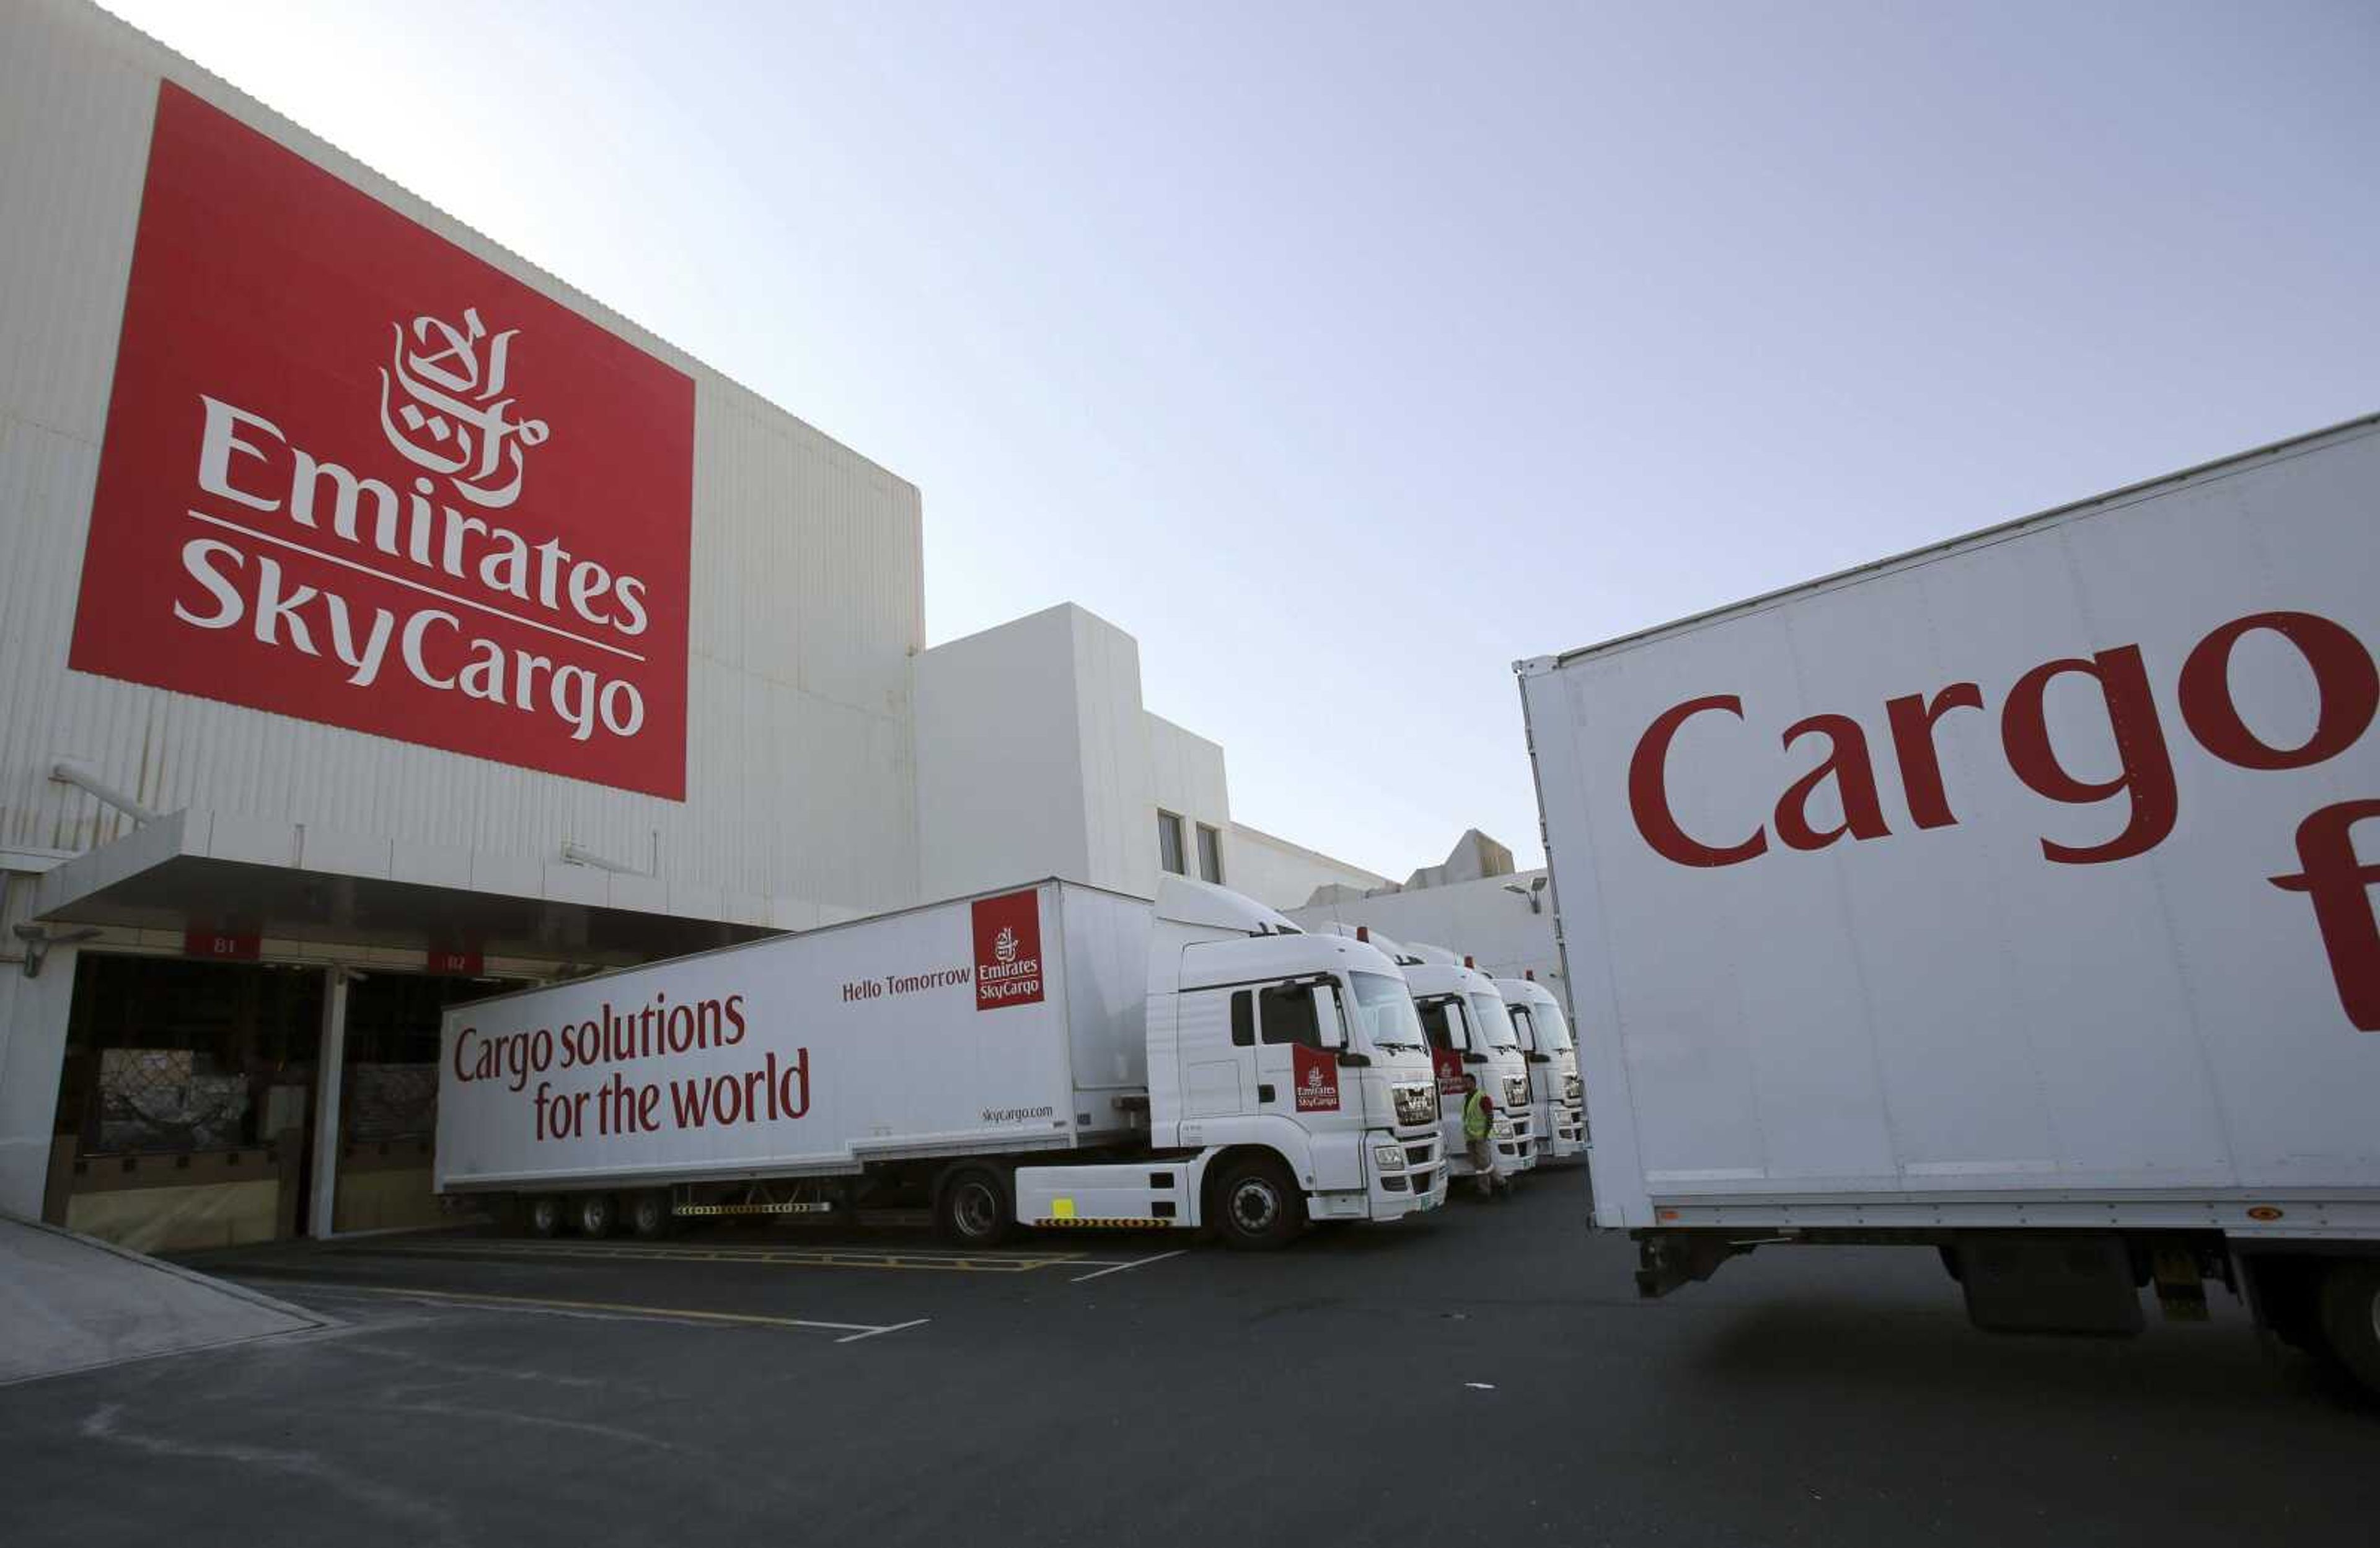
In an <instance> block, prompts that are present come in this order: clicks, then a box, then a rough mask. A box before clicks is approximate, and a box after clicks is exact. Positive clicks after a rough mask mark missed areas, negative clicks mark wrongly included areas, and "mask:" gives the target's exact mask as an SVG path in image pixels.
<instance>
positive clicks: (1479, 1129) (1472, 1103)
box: [1463, 1091, 1488, 1140]
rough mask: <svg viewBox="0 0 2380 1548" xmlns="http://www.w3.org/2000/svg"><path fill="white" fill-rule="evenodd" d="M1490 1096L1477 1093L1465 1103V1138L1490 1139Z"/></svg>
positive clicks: (1465, 1099)
mask: <svg viewBox="0 0 2380 1548" xmlns="http://www.w3.org/2000/svg"><path fill="white" fill-rule="evenodd" d="M1487 1137H1488V1094H1487V1093H1486V1092H1484V1091H1475V1092H1473V1093H1472V1094H1470V1095H1469V1096H1467V1097H1465V1098H1463V1138H1464V1139H1466V1140H1484V1139H1486V1138H1487Z"/></svg>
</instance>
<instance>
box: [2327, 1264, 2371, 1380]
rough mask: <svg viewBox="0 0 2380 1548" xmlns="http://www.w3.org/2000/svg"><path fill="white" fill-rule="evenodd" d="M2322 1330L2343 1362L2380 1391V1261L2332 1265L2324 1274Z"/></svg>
mask: <svg viewBox="0 0 2380 1548" xmlns="http://www.w3.org/2000/svg"><path fill="white" fill-rule="evenodd" d="M2322 1333H2323V1340H2324V1342H2325V1343H2327V1344H2328V1345H2329V1346H2330V1352H2331V1353H2332V1354H2334V1355H2337V1356H2338V1361H2339V1363H2340V1364H2342V1365H2344V1366H2346V1367H2347V1368H2348V1370H2350V1371H2351V1372H2353V1373H2354V1374H2355V1379H2356V1380H2357V1381H2359V1382H2362V1384H2363V1385H2364V1388H2365V1389H2366V1390H2367V1391H2370V1392H2372V1393H2374V1395H2380V1263H2368V1262H2361V1261H2355V1260H2350V1261H2347V1262H2344V1263H2338V1264H2332V1265H2331V1267H2330V1270H2329V1272H2327V1273H2326V1274H2325V1275H2324V1276H2323V1277H2322Z"/></svg>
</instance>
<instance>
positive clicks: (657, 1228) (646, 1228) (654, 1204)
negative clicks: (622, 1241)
mask: <svg viewBox="0 0 2380 1548" xmlns="http://www.w3.org/2000/svg"><path fill="white" fill-rule="evenodd" d="M624 1214H625V1218H626V1222H627V1227H628V1230H629V1232H630V1234H632V1235H634V1236H637V1237H640V1238H642V1239H643V1240H647V1241H653V1240H658V1239H660V1238H662V1237H665V1236H667V1235H669V1228H670V1225H671V1223H672V1221H673V1220H674V1218H675V1217H674V1216H673V1215H671V1214H670V1202H669V1195H668V1194H667V1193H664V1192H662V1191H661V1190H659V1189H657V1188H656V1189H647V1190H646V1191H644V1192H641V1193H631V1194H630V1195H628V1207H627V1209H626V1210H625V1212H624Z"/></svg>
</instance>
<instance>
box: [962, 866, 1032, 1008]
mask: <svg viewBox="0 0 2380 1548" xmlns="http://www.w3.org/2000/svg"><path fill="white" fill-rule="evenodd" d="M1040 1000H1041V899H1040V895H1039V894H1038V893H1036V892H1032V891H1025V892H1011V893H1007V894H1006V895H1004V896H1002V897H998V898H978V899H977V900H976V903H975V1008H976V1009H977V1010H999V1009H1001V1008H1002V1006H1008V1005H1038V1004H1039V1003H1040Z"/></svg>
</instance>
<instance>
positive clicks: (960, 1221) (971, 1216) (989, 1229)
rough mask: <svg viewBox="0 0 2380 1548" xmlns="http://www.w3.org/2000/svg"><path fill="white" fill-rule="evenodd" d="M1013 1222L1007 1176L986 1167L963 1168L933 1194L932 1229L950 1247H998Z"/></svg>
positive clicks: (1013, 1211) (947, 1178)
mask: <svg viewBox="0 0 2380 1548" xmlns="http://www.w3.org/2000/svg"><path fill="white" fill-rule="evenodd" d="M1015 1225H1016V1214H1015V1210H1014V1206H1013V1205H1012V1203H1011V1202H1010V1195H1009V1191H1008V1179H1006V1178H1004V1177H1002V1176H1001V1175H1000V1174H999V1173H998V1172H995V1171H993V1170H992V1169H991V1168H990V1167H963V1168H961V1169H960V1170H958V1171H955V1172H953V1173H952V1174H951V1175H950V1176H948V1177H946V1178H944V1179H942V1186H941V1188H940V1189H939V1190H937V1191H936V1192H935V1194H934V1228H935V1229H937V1230H939V1231H940V1232H941V1237H942V1240H944V1241H947V1242H949V1243H950V1244H951V1245H952V1246H953V1247H969V1248H980V1247H997V1246H999V1245H1000V1244H1001V1243H1002V1242H1003V1241H1005V1240H1008V1234H1009V1232H1010V1231H1011V1230H1012V1229H1014V1227H1015Z"/></svg>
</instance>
